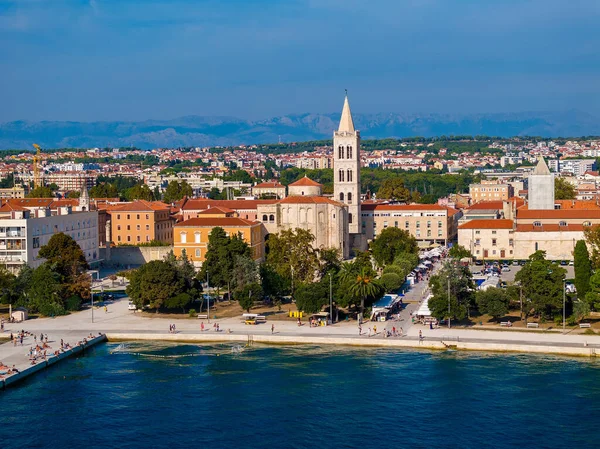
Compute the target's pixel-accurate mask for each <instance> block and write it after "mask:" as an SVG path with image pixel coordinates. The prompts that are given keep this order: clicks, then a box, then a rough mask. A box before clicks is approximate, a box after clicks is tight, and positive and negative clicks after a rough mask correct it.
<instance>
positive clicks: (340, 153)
mask: <svg viewBox="0 0 600 449" xmlns="http://www.w3.org/2000/svg"><path fill="white" fill-rule="evenodd" d="M338 159H344V147H343V146H341V145H340V146H339V147H338Z"/></svg>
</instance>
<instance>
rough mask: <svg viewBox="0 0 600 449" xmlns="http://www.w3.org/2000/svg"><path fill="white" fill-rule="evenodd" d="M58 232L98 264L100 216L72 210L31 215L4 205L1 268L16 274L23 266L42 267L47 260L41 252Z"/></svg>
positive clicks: (0, 209) (0, 220) (0, 228)
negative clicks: (70, 238)
mask: <svg viewBox="0 0 600 449" xmlns="http://www.w3.org/2000/svg"><path fill="white" fill-rule="evenodd" d="M59 232H63V233H65V234H67V235H70V236H71V237H72V238H73V239H74V240H75V241H76V242H77V244H78V245H79V246H80V247H81V250H82V251H83V253H84V254H85V258H86V260H87V261H88V263H89V264H90V265H92V264H94V263H96V262H99V252H98V213H97V212H96V211H82V212H77V211H76V212H73V211H72V209H71V208H70V207H62V208H59V209H57V211H56V215H52V212H51V210H50V209H46V208H40V209H37V210H35V211H31V210H29V209H27V208H24V207H22V206H19V205H14V204H10V203H5V204H4V205H2V207H0V264H2V265H4V267H5V268H6V269H8V270H9V271H11V272H13V273H17V272H18V271H19V270H20V269H21V267H22V266H23V265H29V266H30V267H32V268H36V267H38V266H40V265H41V264H42V263H43V262H44V259H42V258H40V257H38V253H39V250H40V248H41V247H42V246H44V245H45V244H47V243H48V241H49V240H50V238H51V237H52V236H53V235H54V234H56V233H59Z"/></svg>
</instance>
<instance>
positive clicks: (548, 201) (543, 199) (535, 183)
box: [528, 156, 554, 210]
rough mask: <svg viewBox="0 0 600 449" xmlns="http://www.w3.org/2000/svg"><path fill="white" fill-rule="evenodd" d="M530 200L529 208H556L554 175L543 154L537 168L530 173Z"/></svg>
mask: <svg viewBox="0 0 600 449" xmlns="http://www.w3.org/2000/svg"><path fill="white" fill-rule="evenodd" d="M528 200H529V204H528V206H529V209H536V210H552V209H554V175H553V174H552V173H550V170H549V169H548V166H547V165H546V162H545V161H544V158H543V157H541V156H540V159H539V161H538V164H537V165H536V167H535V169H534V170H533V171H532V172H531V174H530V175H529V193H528Z"/></svg>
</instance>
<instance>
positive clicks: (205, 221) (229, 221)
mask: <svg viewBox="0 0 600 449" xmlns="http://www.w3.org/2000/svg"><path fill="white" fill-rule="evenodd" d="M259 224H260V222H258V221H251V220H246V219H245V218H239V217H215V218H211V217H202V218H201V217H195V218H189V219H187V220H185V221H182V222H181V223H177V224H176V225H175V227H176V228H185V227H188V228H201V227H212V228H214V227H217V226H220V227H245V226H256V225H259Z"/></svg>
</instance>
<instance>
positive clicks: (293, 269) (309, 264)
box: [266, 228, 320, 283]
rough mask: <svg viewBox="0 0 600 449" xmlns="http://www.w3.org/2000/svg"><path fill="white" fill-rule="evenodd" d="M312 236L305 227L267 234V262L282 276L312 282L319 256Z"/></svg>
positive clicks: (297, 280) (296, 280) (317, 268)
mask: <svg viewBox="0 0 600 449" xmlns="http://www.w3.org/2000/svg"><path fill="white" fill-rule="evenodd" d="M313 241H314V236H313V235H312V234H311V233H310V231H307V230H305V229H299V228H297V229H287V230H284V231H280V232H279V233H277V234H271V235H269V238H268V240H267V242H266V243H267V245H266V246H267V257H266V259H267V263H268V264H269V265H270V266H271V267H273V269H274V270H275V271H276V272H277V273H278V274H279V275H280V276H281V277H283V278H288V279H292V277H293V279H294V282H296V283H300V282H305V283H308V282H313V281H314V279H315V276H316V274H317V272H318V270H319V266H320V265H319V256H318V254H317V251H315V249H314V248H313Z"/></svg>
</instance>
